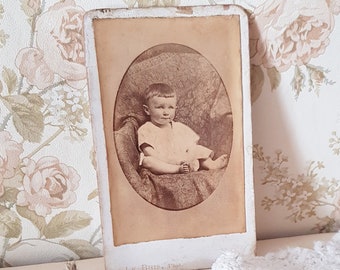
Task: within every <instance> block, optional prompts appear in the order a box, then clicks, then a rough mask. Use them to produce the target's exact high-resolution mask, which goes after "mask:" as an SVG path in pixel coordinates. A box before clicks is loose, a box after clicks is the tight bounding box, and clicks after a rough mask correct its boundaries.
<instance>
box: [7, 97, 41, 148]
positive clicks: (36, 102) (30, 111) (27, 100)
mask: <svg viewBox="0 0 340 270" xmlns="http://www.w3.org/2000/svg"><path fill="white" fill-rule="evenodd" d="M4 99H5V100H6V101H7V102H8V104H7V105H6V106H7V107H9V108H8V109H9V110H10V111H11V113H12V116H13V123H14V126H15V128H16V130H17V131H18V133H19V134H20V135H21V136H22V137H23V138H24V139H25V140H28V141H29V142H40V141H41V137H42V133H43V131H44V116H43V114H42V112H41V111H40V109H41V107H42V106H43V104H44V102H43V100H42V99H41V97H39V96H38V95H36V94H23V95H15V96H6V97H4Z"/></svg>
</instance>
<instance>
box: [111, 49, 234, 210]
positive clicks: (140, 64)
mask: <svg viewBox="0 0 340 270" xmlns="http://www.w3.org/2000/svg"><path fill="white" fill-rule="evenodd" d="M113 117H114V129H113V132H114V140H115V147H116V149H117V154H118V159H119V162H120V165H121V167H122V169H123V172H124V174H125V176H126V178H127V180H128V181H129V182H130V184H131V185H132V187H133V188H134V189H135V191H136V192H137V193H138V194H139V195H140V196H142V197H143V198H144V199H145V200H146V201H148V202H150V203H152V204H153V205H155V206H158V207H161V208H163V209H167V210H183V209H186V208H189V207H192V206H195V205H197V204H199V203H200V202H202V201H204V200H205V199H206V198H208V197H209V196H210V194H211V193H212V192H214V190H215V189H216V188H217V186H218V184H219V182H220V181H221V178H222V177H223V174H224V170H226V168H227V165H228V161H229V156H230V152H231V146H232V138H233V125H232V122H233V117H232V112H231V106H230V102H229V98H228V94H227V90H226V88H225V86H224V84H223V81H222V80H221V77H220V76H219V74H218V73H217V71H216V69H215V68H214V67H213V66H212V65H211V64H210V63H209V62H208V60H207V59H206V58H205V57H204V56H202V55H201V54H200V53H198V52H197V51H195V50H193V49H191V48H189V47H187V46H184V45H182V44H173V43H167V44H160V45H156V46H154V47H152V48H149V49H147V50H146V51H144V52H143V53H142V54H141V55H139V56H138V57H137V58H136V59H135V60H134V61H133V63H132V64H131V65H130V66H129V68H128V70H127V72H126V73H125V75H124V77H123V79H122V82H121V84H120V86H119V89H118V93H117V99H116V104H115V109H114V112H113Z"/></svg>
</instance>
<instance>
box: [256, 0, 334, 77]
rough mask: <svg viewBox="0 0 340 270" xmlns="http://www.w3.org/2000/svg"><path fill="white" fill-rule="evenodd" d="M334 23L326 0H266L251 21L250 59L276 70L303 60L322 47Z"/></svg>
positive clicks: (319, 50) (287, 67)
mask: <svg viewBox="0 0 340 270" xmlns="http://www.w3.org/2000/svg"><path fill="white" fill-rule="evenodd" d="M333 27H334V18H333V14H332V13H331V11H330V9H329V6H328V5H327V2H326V1H320V0H309V1H304V0H296V1H281V0H270V1H266V2H265V3H264V4H262V5H260V6H259V7H257V8H256V9H255V11H254V13H253V15H252V17H251V21H250V50H251V52H250V54H251V62H252V64H254V65H261V64H263V66H264V67H266V68H272V67H275V68H276V69H277V70H279V71H286V70H287V69H289V67H290V66H292V65H303V64H306V63H308V62H309V61H310V59H311V58H313V57H317V56H318V55H320V54H322V53H323V52H324V51H325V48H326V47H327V45H328V44H329V35H330V33H331V31H332V30H333Z"/></svg>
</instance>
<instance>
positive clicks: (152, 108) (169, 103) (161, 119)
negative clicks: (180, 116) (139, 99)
mask: <svg viewBox="0 0 340 270" xmlns="http://www.w3.org/2000/svg"><path fill="white" fill-rule="evenodd" d="M176 102H177V100H176V97H152V98H150V99H149V102H148V104H147V105H144V111H145V113H146V114H147V115H149V116H150V120H151V122H152V123H153V124H155V125H156V126H159V127H164V126H166V125H168V124H169V123H171V121H172V120H173V119H174V117H175V113H176Z"/></svg>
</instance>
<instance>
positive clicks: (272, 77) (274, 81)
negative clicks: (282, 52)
mask: <svg viewBox="0 0 340 270" xmlns="http://www.w3.org/2000/svg"><path fill="white" fill-rule="evenodd" d="M267 74H268V77H269V81H270V86H271V89H272V91H274V90H276V89H277V88H278V87H279V85H280V83H281V73H280V72H279V71H278V70H277V69H276V68H275V67H273V68H268V69H267Z"/></svg>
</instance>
